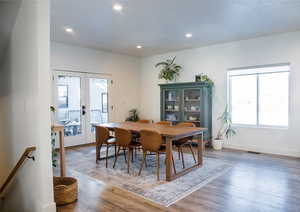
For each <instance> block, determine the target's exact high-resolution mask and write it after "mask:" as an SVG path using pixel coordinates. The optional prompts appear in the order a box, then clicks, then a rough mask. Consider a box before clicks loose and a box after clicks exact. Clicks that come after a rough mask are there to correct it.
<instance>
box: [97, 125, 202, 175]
mask: <svg viewBox="0 0 300 212" xmlns="http://www.w3.org/2000/svg"><path fill="white" fill-rule="evenodd" d="M98 126H102V127H106V128H108V129H109V130H111V131H113V130H114V128H115V127H118V128H123V129H127V130H130V131H131V132H133V133H139V132H140V131H141V130H143V129H147V130H155V131H156V132H158V133H159V134H160V135H161V136H162V137H163V138H165V141H166V181H172V180H174V179H176V178H178V177H180V176H182V175H185V174H187V173H188V172H190V171H192V170H194V169H196V168H199V167H201V166H202V165H203V133H204V132H205V131H207V129H206V128H200V127H178V126H167V125H159V124H147V123H136V122H118V123H106V124H100V125H98ZM191 136H192V137H194V139H195V140H197V141H198V146H197V162H196V164H195V165H193V166H191V167H187V168H185V169H183V170H181V171H180V172H178V173H173V169H172V168H171V165H172V154H173V153H172V151H173V148H172V146H173V141H176V140H178V139H181V138H186V137H191Z"/></svg>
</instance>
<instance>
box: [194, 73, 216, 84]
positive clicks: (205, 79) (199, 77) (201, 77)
mask: <svg viewBox="0 0 300 212" xmlns="http://www.w3.org/2000/svg"><path fill="white" fill-rule="evenodd" d="M195 80H196V82H207V83H209V84H211V85H212V86H213V85H214V82H213V81H212V80H211V79H210V78H209V77H208V75H207V74H203V73H201V74H198V75H196V77H195Z"/></svg>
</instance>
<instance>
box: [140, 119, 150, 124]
mask: <svg viewBox="0 0 300 212" xmlns="http://www.w3.org/2000/svg"><path fill="white" fill-rule="evenodd" d="M137 123H141V124H151V123H152V121H151V120H147V119H141V120H138V121H137Z"/></svg>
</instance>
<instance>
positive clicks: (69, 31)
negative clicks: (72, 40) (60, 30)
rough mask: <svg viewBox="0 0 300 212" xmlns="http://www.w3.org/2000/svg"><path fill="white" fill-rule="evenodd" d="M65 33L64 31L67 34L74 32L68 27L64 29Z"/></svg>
mask: <svg viewBox="0 0 300 212" xmlns="http://www.w3.org/2000/svg"><path fill="white" fill-rule="evenodd" d="M65 31H66V32H68V33H72V32H74V31H73V29H72V28H70V27H66V28H65Z"/></svg>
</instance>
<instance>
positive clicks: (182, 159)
mask: <svg viewBox="0 0 300 212" xmlns="http://www.w3.org/2000/svg"><path fill="white" fill-rule="evenodd" d="M180 153H181V161H182V168H183V169H184V168H185V164H184V157H183V151H182V147H180Z"/></svg>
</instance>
